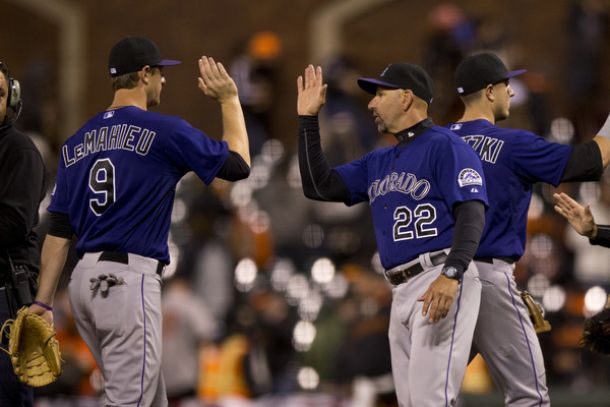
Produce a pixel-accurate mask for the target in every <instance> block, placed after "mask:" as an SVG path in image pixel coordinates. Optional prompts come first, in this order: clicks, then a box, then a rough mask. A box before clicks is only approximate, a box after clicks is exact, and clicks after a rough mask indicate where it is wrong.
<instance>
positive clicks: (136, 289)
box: [30, 37, 250, 406]
mask: <svg viewBox="0 0 610 407" xmlns="http://www.w3.org/2000/svg"><path fill="white" fill-rule="evenodd" d="M177 63H179V61H174V60H165V59H161V56H160V53H159V49H158V48H157V46H156V45H155V44H154V43H153V42H152V41H151V40H149V39H147V38H141V37H127V38H124V39H122V40H120V41H119V42H118V43H117V44H116V45H115V46H114V47H113V48H112V50H111V51H110V57H109V73H110V76H111V77H112V86H113V88H114V91H115V93H114V100H113V101H112V104H111V105H110V107H109V108H108V109H106V110H104V111H102V112H100V113H98V114H96V115H95V116H93V117H92V118H91V119H90V120H89V121H88V122H87V123H85V125H84V126H83V127H82V128H81V129H80V130H78V131H77V132H76V134H74V135H73V136H72V137H70V138H69V139H68V140H67V141H66V142H65V143H64V144H63V146H62V148H61V157H60V162H59V168H58V172H57V181H56V186H55V190H54V192H53V197H52V200H51V204H50V205H49V208H48V211H49V212H50V215H51V219H52V225H51V227H50V231H49V233H48V235H47V236H46V239H45V242H44V245H43V248H42V265H41V273H40V288H39V291H38V294H37V296H36V300H37V301H38V302H37V304H38V305H33V306H31V308H30V310H31V312H35V313H38V314H42V315H43V317H44V318H46V319H48V320H50V319H51V318H52V315H51V313H50V312H49V311H50V310H52V304H53V298H54V294H55V289H56V286H57V281H58V278H59V275H60V273H61V270H62V267H63V265H64V262H65V259H66V254H67V251H68V246H69V243H70V237H71V236H72V234H73V233H74V234H75V235H76V236H77V238H78V241H77V245H76V251H77V254H78V256H79V258H80V261H79V262H78V264H77V265H76V267H75V269H74V271H73V273H72V278H71V281H70V284H69V287H68V288H69V294H70V302H71V305H72V309H73V311H74V314H75V319H76V324H77V327H78V330H79V332H80V334H81V336H82V337H83V339H84V340H85V342H86V343H87V345H88V347H89V349H90V350H91V352H92V354H93V356H94V357H95V359H96V361H97V363H98V365H99V366H100V368H101V370H102V373H103V377H104V394H105V405H107V406H167V397H166V394H165V386H164V382H163V378H162V376H161V373H160V372H161V370H160V369H161V366H160V365H161V303H160V302H161V284H160V283H161V275H162V273H163V269H164V267H165V265H166V264H167V263H169V260H170V259H169V253H168V246H167V238H168V232H169V227H170V220H171V219H170V218H171V212H172V205H173V200H174V193H175V187H176V184H177V183H178V181H179V180H180V179H181V178H182V177H183V176H184V175H185V174H186V173H187V172H189V171H194V172H195V173H196V174H197V175H198V176H199V177H200V178H201V179H202V180H203V181H204V182H205V183H206V184H209V183H210V182H212V180H213V179H214V178H215V177H219V178H222V179H226V180H230V181H232V180H238V179H242V178H245V177H247V176H248V174H249V170H250V168H249V163H250V156H249V152H248V138H247V134H246V129H245V125H244V120H243V114H242V111H241V107H240V104H239V99H238V95H237V89H236V87H235V83H234V82H233V80H232V79H231V77H230V76H229V75H228V74H227V73H226V71H225V68H224V67H223V66H222V64H220V63H217V62H215V61H214V60H213V59H212V58H208V57H202V58H201V59H199V72H200V75H201V77H200V78H199V88H200V89H201V91H202V92H203V93H204V94H205V95H207V96H209V97H211V98H213V99H215V100H217V101H218V102H219V103H220V106H221V109H222V121H223V130H224V131H223V140H222V141H216V140H213V139H211V138H209V137H208V136H207V135H206V134H205V133H203V132H202V131H200V130H198V129H195V128H193V127H191V126H190V125H189V124H188V123H187V122H185V121H184V120H182V119H179V118H177V117H171V116H165V115H161V114H158V113H153V112H150V111H148V108H150V107H153V106H156V105H158V104H159V103H160V96H161V89H162V87H163V85H164V84H165V78H164V77H163V74H162V69H163V67H165V66H168V65H175V64H177ZM45 308H46V309H45Z"/></svg>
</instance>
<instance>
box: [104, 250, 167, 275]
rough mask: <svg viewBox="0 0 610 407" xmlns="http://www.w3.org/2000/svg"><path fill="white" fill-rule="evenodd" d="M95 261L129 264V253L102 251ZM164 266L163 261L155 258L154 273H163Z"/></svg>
mask: <svg viewBox="0 0 610 407" xmlns="http://www.w3.org/2000/svg"><path fill="white" fill-rule="evenodd" d="M97 261H112V262H115V263H122V264H129V254H128V253H122V252H102V254H100V257H99V259H97ZM164 267H165V263H163V262H161V261H159V260H157V270H156V273H157V274H158V275H162V274H163V268H164Z"/></svg>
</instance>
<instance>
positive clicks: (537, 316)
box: [519, 291, 551, 334]
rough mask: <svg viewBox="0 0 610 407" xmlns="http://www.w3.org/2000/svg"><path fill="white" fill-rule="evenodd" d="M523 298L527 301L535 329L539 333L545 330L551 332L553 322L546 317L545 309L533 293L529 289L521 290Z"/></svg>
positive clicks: (526, 304)
mask: <svg viewBox="0 0 610 407" xmlns="http://www.w3.org/2000/svg"><path fill="white" fill-rule="evenodd" d="M519 294H521V299H522V300H523V302H524V303H525V306H526V307H527V311H528V312H529V314H530V319H531V320H532V324H534V329H535V330H536V333H537V334H540V333H543V332H549V331H550V330H551V324H550V323H549V321H547V320H546V319H544V310H543V309H542V306H541V305H540V304H538V303H537V302H536V300H534V298H533V297H532V295H531V294H530V293H528V292H527V291H521V292H520V293H519Z"/></svg>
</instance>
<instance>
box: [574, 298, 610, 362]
mask: <svg viewBox="0 0 610 407" xmlns="http://www.w3.org/2000/svg"><path fill="white" fill-rule="evenodd" d="M580 344H581V345H582V346H583V347H584V348H586V349H589V350H591V351H593V352H597V353H602V354H605V355H610V308H606V309H604V310H603V311H601V312H600V313H598V314H595V315H593V316H592V317H590V318H587V319H585V326H584V329H583V332H582V338H581V339H580Z"/></svg>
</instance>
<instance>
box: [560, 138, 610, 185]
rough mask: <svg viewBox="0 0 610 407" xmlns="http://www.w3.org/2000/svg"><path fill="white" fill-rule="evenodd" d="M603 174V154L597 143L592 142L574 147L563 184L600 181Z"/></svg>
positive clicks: (564, 172) (564, 174) (562, 178)
mask: <svg viewBox="0 0 610 407" xmlns="http://www.w3.org/2000/svg"><path fill="white" fill-rule="evenodd" d="M603 173H604V165H603V163H602V153H601V151H600V150H599V146H598V145H597V143H596V142H595V141H593V140H590V141H587V142H586V143H582V144H577V145H575V146H574V149H573V150H572V154H571V155H570V159H569V160H568V163H567V164H566V168H565V170H564V171H563V176H562V177H561V182H584V181H599V179H600V178H601V176H602V174H603Z"/></svg>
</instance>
